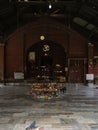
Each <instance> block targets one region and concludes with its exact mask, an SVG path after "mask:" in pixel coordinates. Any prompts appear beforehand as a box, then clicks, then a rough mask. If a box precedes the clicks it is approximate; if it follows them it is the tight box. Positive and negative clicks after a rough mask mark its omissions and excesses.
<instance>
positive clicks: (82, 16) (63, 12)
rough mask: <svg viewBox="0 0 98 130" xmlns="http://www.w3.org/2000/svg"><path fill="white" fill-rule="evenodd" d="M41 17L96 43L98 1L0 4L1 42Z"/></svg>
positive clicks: (43, 0) (21, 0)
mask: <svg viewBox="0 0 98 130" xmlns="http://www.w3.org/2000/svg"><path fill="white" fill-rule="evenodd" d="M49 4H51V6H52V8H49ZM41 17H49V18H53V19H55V20H57V21H59V22H61V23H63V24H65V26H67V27H69V28H72V29H74V30H76V31H77V32H79V33H81V34H82V35H83V36H85V37H86V38H87V39H88V40H90V41H93V42H98V0H0V38H1V37H5V36H7V35H9V34H10V33H12V32H13V31H14V30H15V29H16V28H17V27H19V26H22V25H23V24H26V23H28V22H31V21H33V20H37V19H39V18H41Z"/></svg>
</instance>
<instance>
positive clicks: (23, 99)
mask: <svg viewBox="0 0 98 130" xmlns="http://www.w3.org/2000/svg"><path fill="white" fill-rule="evenodd" d="M66 88H67V91H66V93H65V94H64V95H63V96H62V97H61V98H59V99H51V100H33V99H32V98H31V96H30V95H29V90H30V86H26V85H25V86H8V85H6V86H4V85H1V86H0V130H25V129H26V127H28V126H29V125H30V124H31V123H32V122H33V121H36V126H39V127H44V130H98V88H97V86H84V85H78V84H70V85H68V84H66Z"/></svg>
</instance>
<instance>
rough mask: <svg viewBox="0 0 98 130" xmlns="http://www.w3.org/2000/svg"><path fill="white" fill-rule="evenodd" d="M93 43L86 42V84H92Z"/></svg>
mask: <svg viewBox="0 0 98 130" xmlns="http://www.w3.org/2000/svg"><path fill="white" fill-rule="evenodd" d="M93 46H94V45H93V44H92V43H88V85H89V86H91V85H93V82H94V70H93V56H94V55H93Z"/></svg>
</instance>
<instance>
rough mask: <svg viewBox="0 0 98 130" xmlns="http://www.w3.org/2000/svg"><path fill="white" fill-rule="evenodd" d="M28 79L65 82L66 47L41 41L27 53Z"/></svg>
mask: <svg viewBox="0 0 98 130" xmlns="http://www.w3.org/2000/svg"><path fill="white" fill-rule="evenodd" d="M26 61H27V78H29V79H39V80H47V81H50V80H61V78H62V79H63V80H65V75H66V74H65V67H66V53H65V49H64V47H62V46H61V45H60V44H58V43H55V42H53V41H40V42H38V43H35V44H33V45H32V46H31V47H30V48H29V49H28V51H27V60H26Z"/></svg>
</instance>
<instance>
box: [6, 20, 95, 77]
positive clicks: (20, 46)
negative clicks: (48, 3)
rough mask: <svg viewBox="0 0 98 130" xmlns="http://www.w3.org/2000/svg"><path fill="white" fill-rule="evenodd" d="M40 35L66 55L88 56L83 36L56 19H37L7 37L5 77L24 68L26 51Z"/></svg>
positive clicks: (22, 70)
mask: <svg viewBox="0 0 98 130" xmlns="http://www.w3.org/2000/svg"><path fill="white" fill-rule="evenodd" d="M41 35H44V36H45V40H47V41H53V42H55V43H58V44H60V45H61V46H62V47H64V49H65V52H66V54H67V57H78V58H87V56H88V54H87V49H88V45H87V40H86V39H85V38H84V37H82V36H81V35H80V34H78V33H77V32H75V31H73V30H71V29H68V28H66V27H65V25H63V24H61V23H59V22H57V21H54V20H52V19H39V20H38V21H35V22H32V23H30V24H28V25H25V26H23V27H21V28H19V29H18V30H16V31H15V32H14V33H13V34H11V35H10V36H9V37H8V39H7V44H6V70H7V71H6V78H8V79H13V78H14V72H24V70H26V55H27V51H28V49H29V48H30V47H31V46H32V45H33V44H35V43H38V42H40V41H41V40H40V36H41ZM96 53H97V52H96ZM57 58H59V57H57ZM24 64H25V65H24Z"/></svg>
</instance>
